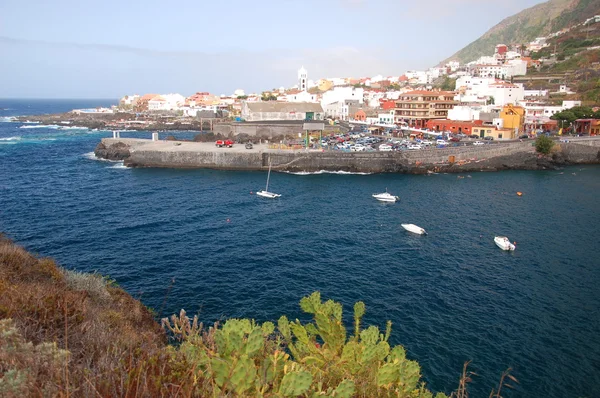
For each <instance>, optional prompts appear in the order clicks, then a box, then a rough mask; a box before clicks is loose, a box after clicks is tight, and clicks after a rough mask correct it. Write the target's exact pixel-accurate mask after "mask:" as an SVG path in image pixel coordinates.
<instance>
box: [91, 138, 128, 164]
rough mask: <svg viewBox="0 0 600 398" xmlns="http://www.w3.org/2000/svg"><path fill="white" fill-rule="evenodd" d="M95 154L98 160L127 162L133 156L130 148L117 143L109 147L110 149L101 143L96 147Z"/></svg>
mask: <svg viewBox="0 0 600 398" xmlns="http://www.w3.org/2000/svg"><path fill="white" fill-rule="evenodd" d="M94 154H95V155H96V157H98V158H102V159H108V160H125V159H127V158H128V157H129V156H131V153H130V152H129V146H128V145H126V144H124V143H122V142H117V143H115V144H112V145H109V146H108V147H107V146H106V145H104V144H103V143H102V142H100V143H99V144H98V146H96V149H95V150H94Z"/></svg>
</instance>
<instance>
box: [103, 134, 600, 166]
mask: <svg viewBox="0 0 600 398" xmlns="http://www.w3.org/2000/svg"><path fill="white" fill-rule="evenodd" d="M95 154H96V156H97V157H99V158H103V159H109V160H123V161H124V164H125V165H126V166H129V167H165V168H212V169H222V170H266V169H267V168H268V166H269V164H272V167H273V169H274V170H278V171H287V172H316V171H321V170H325V171H347V172H362V173H407V174H426V173H428V172H449V173H463V172H476V171H500V170H546V169H556V168H558V167H563V166H566V165H571V164H598V163H600V140H593V139H588V140H579V141H576V142H568V143H560V144H558V145H555V148H554V150H553V152H552V154H550V155H548V156H543V155H539V154H537V153H536V152H535V148H534V147H533V141H528V142H510V143H498V144H491V145H485V146H482V147H474V146H459V147H450V148H437V149H427V150H417V151H396V152H341V151H322V150H296V151H292V150H280V149H276V146H271V147H270V146H268V145H264V144H263V145H255V147H254V148H253V149H250V150H246V149H244V147H243V146H242V145H240V144H238V145H234V148H215V147H214V145H213V144H211V143H197V142H180V141H151V140H142V139H119V138H105V139H103V140H102V142H100V143H99V144H98V146H97V148H96V150H95Z"/></svg>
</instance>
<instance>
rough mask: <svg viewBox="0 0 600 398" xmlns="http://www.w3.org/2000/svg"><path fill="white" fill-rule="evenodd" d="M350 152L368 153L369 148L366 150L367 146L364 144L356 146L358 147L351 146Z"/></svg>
mask: <svg viewBox="0 0 600 398" xmlns="http://www.w3.org/2000/svg"><path fill="white" fill-rule="evenodd" d="M350 150H351V151H353V152H362V151H366V150H367V148H365V146H364V145H362V144H356V145H353V146H351V147H350Z"/></svg>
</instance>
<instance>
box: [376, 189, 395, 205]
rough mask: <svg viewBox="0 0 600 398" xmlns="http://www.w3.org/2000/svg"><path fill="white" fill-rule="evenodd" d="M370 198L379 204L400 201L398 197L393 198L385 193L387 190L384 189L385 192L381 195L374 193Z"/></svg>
mask: <svg viewBox="0 0 600 398" xmlns="http://www.w3.org/2000/svg"><path fill="white" fill-rule="evenodd" d="M371 196H373V197H374V198H375V199H377V200H379V201H380V202H395V201H397V200H400V197H398V196H394V195H392V194H391V193H389V192H388V191H387V188H386V189H385V192H383V193H374V194H373V195H371Z"/></svg>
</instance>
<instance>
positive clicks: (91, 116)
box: [16, 112, 218, 131]
mask: <svg viewBox="0 0 600 398" xmlns="http://www.w3.org/2000/svg"><path fill="white" fill-rule="evenodd" d="M16 120H17V121H19V122H22V123H39V124H41V125H59V126H73V127H82V128H88V129H91V130H93V129H98V130H134V131H142V130H143V131H206V130H209V129H210V128H212V126H213V125H212V124H211V123H209V121H208V119H207V120H200V119H192V118H190V119H189V120H186V121H184V122H183V121H180V120H178V119H177V117H160V116H152V115H139V116H138V115H136V114H132V113H127V112H117V113H77V112H66V113H57V114H48V115H35V116H19V117H17V118H16ZM215 120H218V119H215Z"/></svg>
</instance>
